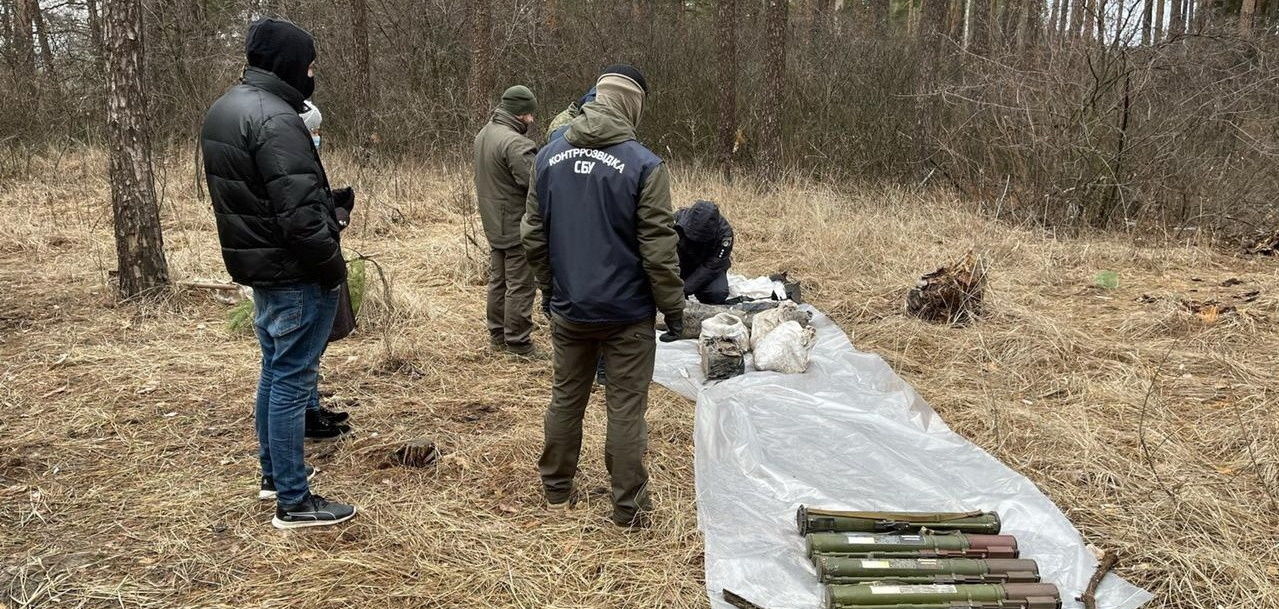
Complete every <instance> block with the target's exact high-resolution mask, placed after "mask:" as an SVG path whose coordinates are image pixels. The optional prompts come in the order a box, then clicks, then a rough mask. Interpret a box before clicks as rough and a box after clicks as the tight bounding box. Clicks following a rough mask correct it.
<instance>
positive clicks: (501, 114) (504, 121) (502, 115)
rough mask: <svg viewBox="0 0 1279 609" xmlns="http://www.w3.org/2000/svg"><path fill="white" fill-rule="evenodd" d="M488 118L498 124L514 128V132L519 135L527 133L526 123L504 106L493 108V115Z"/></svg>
mask: <svg viewBox="0 0 1279 609" xmlns="http://www.w3.org/2000/svg"><path fill="white" fill-rule="evenodd" d="M489 120H490V121H491V122H494V123H497V124H499V125H505V126H507V127H510V128H511V129H514V130H515V132H516V133H519V134H521V135H523V134H525V133H528V125H526V124H525V123H524V121H522V120H520V119H519V118H518V117H516V116H515V115H514V114H512V113H511V112H510V111H508V110H506V109H504V108H496V109H494V110H493V116H492V117H490V118H489Z"/></svg>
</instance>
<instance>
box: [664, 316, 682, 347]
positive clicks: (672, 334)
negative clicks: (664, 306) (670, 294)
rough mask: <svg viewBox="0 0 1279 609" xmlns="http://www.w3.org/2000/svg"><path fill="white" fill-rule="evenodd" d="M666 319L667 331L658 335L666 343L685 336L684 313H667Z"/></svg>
mask: <svg viewBox="0 0 1279 609" xmlns="http://www.w3.org/2000/svg"><path fill="white" fill-rule="evenodd" d="M663 318H664V319H665V320H666V332H664V333H662V335H661V336H660V337H658V338H659V339H660V340H661V341H662V342H664V343H673V342H675V341H677V340H679V339H681V338H683V336H684V314H683V313H676V314H674V315H671V314H666V315H664V316H663Z"/></svg>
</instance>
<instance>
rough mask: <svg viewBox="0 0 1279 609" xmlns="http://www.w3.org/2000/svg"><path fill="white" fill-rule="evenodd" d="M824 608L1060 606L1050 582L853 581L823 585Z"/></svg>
mask: <svg viewBox="0 0 1279 609" xmlns="http://www.w3.org/2000/svg"><path fill="white" fill-rule="evenodd" d="M826 607H827V608H828V609H1060V608H1061V594H1060V592H1058V591H1057V586H1054V585H1052V584H1002V585H1000V584H958V585H955V584H923V585H920V584H856V585H849V586H843V585H834V586H827V587H826Z"/></svg>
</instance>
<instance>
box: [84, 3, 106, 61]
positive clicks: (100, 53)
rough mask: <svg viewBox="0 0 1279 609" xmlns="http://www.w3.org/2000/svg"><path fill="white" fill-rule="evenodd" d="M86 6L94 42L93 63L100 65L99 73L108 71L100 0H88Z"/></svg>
mask: <svg viewBox="0 0 1279 609" xmlns="http://www.w3.org/2000/svg"><path fill="white" fill-rule="evenodd" d="M84 4H85V7H86V9H87V10H88V13H89V17H88V18H89V41H90V42H92V43H93V63H94V65H96V66H97V67H98V74H105V73H106V71H107V59H106V48H105V43H104V42H103V41H102V13H101V12H100V11H99V10H98V0H86V1H85V3H84Z"/></svg>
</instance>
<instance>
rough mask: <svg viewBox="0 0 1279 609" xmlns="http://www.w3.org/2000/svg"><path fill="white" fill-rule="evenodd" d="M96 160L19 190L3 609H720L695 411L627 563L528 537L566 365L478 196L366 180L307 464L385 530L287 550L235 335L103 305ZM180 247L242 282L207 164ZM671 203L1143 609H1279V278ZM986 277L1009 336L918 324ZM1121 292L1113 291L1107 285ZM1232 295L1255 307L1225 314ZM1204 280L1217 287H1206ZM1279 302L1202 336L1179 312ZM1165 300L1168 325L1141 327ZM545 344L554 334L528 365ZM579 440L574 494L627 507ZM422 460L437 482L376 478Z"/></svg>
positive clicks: (734, 191)
mask: <svg viewBox="0 0 1279 609" xmlns="http://www.w3.org/2000/svg"><path fill="white" fill-rule="evenodd" d="M103 164H104V163H103V158H102V157H101V156H100V155H98V154H77V155H71V156H68V157H66V158H63V159H62V160H61V161H60V162H59V163H58V165H57V166H56V167H54V166H52V164H51V163H50V162H43V163H42V164H38V174H39V175H42V176H44V177H43V179H42V180H38V181H37V180H30V181H17V182H9V183H5V184H3V185H0V210H2V211H3V218H4V221H3V222H2V223H0V281H2V282H3V283H2V285H3V286H4V289H3V290H0V404H2V405H3V406H4V411H5V415H6V416H5V417H4V418H3V419H0V459H3V460H0V502H3V505H4V506H5V509H4V510H3V515H0V527H3V528H2V529H0V554H3V555H4V556H6V557H7V558H6V560H5V565H6V567H5V569H4V570H2V571H0V589H7V591H8V594H9V597H8V600H7V601H0V602H7V603H8V604H9V605H10V606H14V607H44V606H55V605H54V603H55V601H56V602H57V604H56V606H72V607H73V606H103V607H105V606H128V607H177V606H190V607H195V606H198V607H246V606H254V607H256V606H263V607H265V606H278V607H282V606H296V605H301V604H306V605H310V606H317V607H350V606H373V607H400V606H404V607H408V606H413V607H561V608H566V607H600V608H604V607H608V608H621V607H636V608H640V607H644V608H648V607H703V606H705V605H706V601H705V597H704V588H703V586H702V582H701V576H702V573H701V572H702V557H701V543H700V538H699V535H698V533H697V530H696V519H695V512H694V506H693V498H694V493H693V477H692V469H691V465H692V463H691V454H692V439H691V425H692V406H691V404H689V403H688V402H686V401H684V400H682V399H681V398H679V397H677V396H675V395H673V394H671V393H669V392H666V391H663V390H657V391H655V392H654V399H653V403H652V406H651V411H650V422H651V427H652V437H651V446H652V457H651V470H652V473H653V485H654V494H655V500H656V503H657V506H658V512H657V514H656V526H655V527H654V528H653V529H652V530H651V531H647V532H641V533H635V534H626V533H622V532H619V531H618V530H616V529H614V528H613V527H612V526H611V525H608V524H607V522H606V516H607V513H608V510H607V499H606V498H605V497H603V496H598V495H594V496H591V497H590V499H589V500H588V502H587V504H586V505H585V506H584V507H583V509H579V510H577V511H574V512H571V513H569V514H568V515H555V514H549V513H547V512H545V511H543V510H541V509H540V508H539V492H538V483H537V478H536V473H535V470H534V461H535V459H536V455H537V454H538V452H539V450H540V441H541V440H540V438H541V409H542V408H543V406H544V403H545V401H546V396H547V395H548V376H549V366H548V365H547V364H545V363H537V364H527V363H520V362H517V361H512V360H508V359H505V358H503V357H500V356H496V355H493V354H491V353H489V352H488V350H487V348H486V338H487V337H486V334H485V331H484V328H483V323H482V321H481V317H482V299H483V286H482V282H481V268H482V260H483V256H482V252H481V251H480V250H479V249H477V248H476V247H474V246H473V245H470V244H468V243H467V240H466V238H465V236H464V235H466V234H468V233H470V234H473V232H474V230H475V226H474V224H473V223H474V220H473V219H469V218H471V216H469V214H468V211H469V204H468V203H467V200H468V198H469V194H468V192H467V189H466V186H465V184H466V179H465V177H464V176H465V173H464V172H459V171H456V170H449V169H448V168H445V167H440V166H407V165H400V166H383V167H365V168H363V169H360V168H357V167H356V165H355V164H354V163H353V162H352V161H351V160H350V159H335V160H334V161H333V163H332V164H333V167H332V172H333V174H334V176H335V181H338V182H344V181H348V180H354V181H355V182H356V183H357V186H359V187H361V189H362V193H363V196H362V201H361V203H360V205H361V207H360V208H359V209H358V218H357V223H356V225H355V226H353V227H352V229H350V230H349V231H348V234H347V236H346V245H347V247H348V249H352V250H356V251H359V252H361V253H365V254H370V255H373V256H374V257H375V258H376V259H377V260H378V261H379V262H380V264H381V265H382V266H383V267H384V268H385V269H386V270H387V272H388V280H389V281H390V282H391V284H392V286H393V293H394V295H395V296H394V298H393V299H392V300H389V301H388V300H387V299H386V298H385V296H384V295H381V294H378V293H377V290H376V289H374V290H373V295H372V296H371V298H373V299H374V300H373V302H372V307H373V308H372V309H371V310H370V312H371V314H370V319H369V320H367V321H366V325H365V331H364V332H363V333H362V335H360V336H359V337H357V338H353V339H351V340H348V341H343V342H342V343H339V344H337V345H335V347H334V348H333V349H332V350H331V351H330V354H329V355H328V356H327V357H326V360H325V373H326V386H327V387H328V388H330V389H333V390H336V391H337V393H338V398H339V399H341V400H355V401H358V405H353V406H351V411H352V412H353V416H354V419H355V423H356V425H357V433H356V434H355V436H354V437H353V438H352V439H350V440H346V441H341V442H336V443H327V444H316V445H313V446H311V449H310V452H311V454H310V459H311V461H312V462H313V463H316V464H317V465H319V466H320V468H321V469H322V470H323V472H322V473H321V475H320V477H319V478H318V479H317V488H318V490H320V491H321V492H325V493H329V494H331V495H333V496H335V497H338V498H342V499H348V500H352V501H354V502H356V503H357V504H359V505H360V506H361V507H362V508H364V510H365V511H364V513H363V514H362V515H361V516H360V517H358V518H357V519H356V520H355V521H353V523H351V524H350V525H349V526H345V527H342V528H340V529H338V530H333V531H313V532H307V533H301V534H298V533H280V532H277V531H275V530H274V529H272V528H271V527H270V525H269V524H268V523H267V520H268V519H269V507H268V505H266V504H265V503H259V502H258V501H257V500H256V499H255V498H254V496H253V491H254V488H255V486H254V485H255V474H256V472H255V469H256V460H255V458H254V457H253V455H254V450H255V442H254V440H253V438H252V437H251V420H250V417H251V410H250V404H251V398H252V392H253V388H254V379H255V374H256V369H257V360H256V345H255V343H254V342H253V340H252V339H251V338H249V337H247V336H233V335H230V334H229V333H228V332H227V330H226V327H225V326H226V313H227V307H226V306H225V305H223V304H219V303H217V302H215V301H214V300H213V299H212V298H210V297H209V296H208V295H207V294H204V293H199V292H179V293H176V294H174V295H173V296H171V297H170V298H168V299H166V300H165V301H163V302H160V303H153V304H125V305H119V304H115V303H113V301H112V299H111V298H110V296H109V289H108V287H107V285H106V283H105V280H106V270H107V269H108V268H111V266H112V264H113V263H112V261H113V257H114V250H113V245H112V242H111V232H110V212H109V209H108V207H107V202H106V196H107V195H106V192H107V188H106V184H105V182H104V180H103V177H102V173H103V172H102V170H101V168H102V167H103ZM166 169H167V171H166V172H165V175H166V176H167V180H166V187H165V189H164V190H165V194H166V199H165V204H164V212H163V213H164V225H165V238H166V246H167V250H168V256H169V261H170V265H171V267H172V270H173V273H174V275H175V276H176V278H178V279H190V278H211V277H222V276H224V273H223V271H222V269H221V261H220V259H219V256H218V250H217V246H216V238H215V236H214V232H213V226H212V219H211V217H210V216H211V214H210V213H209V212H208V210H207V203H206V201H205V200H204V199H203V198H202V197H201V196H200V195H199V194H198V193H196V192H195V190H194V187H193V186H192V184H193V180H192V177H191V176H192V169H191V166H190V161H189V159H186V160H184V161H182V162H175V163H174V164H172V165H171V166H168V167H167V168H166ZM676 177H677V183H676V197H677V200H678V201H688V200H691V199H692V198H694V197H706V198H712V199H716V200H718V201H719V202H720V203H721V204H722V205H723V207H724V208H725V210H726V213H727V214H728V215H729V217H730V218H731V219H732V220H733V221H734V223H735V224H736V226H737V227H738V234H739V244H740V245H739V252H740V253H739V256H738V268H739V269H740V270H743V271H745V272H748V273H752V274H755V273H765V272H772V271H775V270H782V269H785V270H790V271H792V272H793V273H794V274H796V275H798V276H799V277H801V278H803V279H804V280H805V282H806V287H807V288H808V290H809V292H808V293H809V296H810V299H811V300H812V301H814V302H815V303H816V304H817V305H818V306H820V307H821V308H823V309H825V310H827V311H828V312H830V313H831V315H832V316H833V317H834V318H835V319H836V320H837V321H839V322H840V323H841V324H842V325H843V326H844V328H845V329H846V330H848V331H849V333H850V334H852V335H853V336H854V341H855V343H856V344H857V345H858V346H859V347H860V348H862V349H866V350H873V351H877V352H879V353H882V354H883V355H884V356H885V357H886V358H887V359H888V360H889V361H890V362H891V363H892V364H893V365H894V367H895V368H896V369H897V370H898V371H899V372H900V373H901V374H902V375H903V376H905V378H906V379H907V380H909V381H910V382H911V383H912V384H914V386H915V387H917V388H918V389H919V391H920V392H921V393H922V394H923V395H924V397H925V398H927V399H928V401H929V402H930V403H932V404H933V405H934V406H935V407H936V408H937V409H938V410H939V411H940V412H941V414H942V415H943V416H944V417H945V419H946V420H947V421H948V422H949V423H950V424H951V425H952V426H953V427H954V428H955V429H956V430H957V431H959V432H960V433H962V434H964V435H965V436H967V437H969V438H971V439H972V440H973V441H975V442H977V443H978V444H980V445H982V446H983V447H985V448H987V449H988V450H990V451H991V452H993V453H994V454H996V455H997V456H998V457H999V458H1001V459H1003V460H1004V461H1006V462H1007V463H1009V464H1010V465H1012V466H1013V467H1014V468H1016V469H1018V470H1019V471H1021V472H1023V473H1025V474H1026V475H1028V476H1030V477H1031V478H1032V479H1033V480H1035V481H1036V482H1037V483H1038V484H1039V485H1040V486H1041V487H1042V488H1043V489H1044V490H1045V491H1046V492H1048V493H1049V495H1051V496H1052V497H1053V498H1054V499H1055V500H1056V501H1057V502H1058V504H1059V505H1060V506H1061V507H1062V508H1063V509H1064V510H1065V511H1066V512H1067V513H1068V514H1069V515H1070V517H1071V518H1072V519H1073V520H1074V521H1075V523H1076V524H1077V525H1078V526H1079V527H1080V528H1081V529H1082V530H1083V532H1084V534H1085V536H1086V537H1087V538H1088V539H1089V541H1091V542H1093V543H1095V544H1097V545H1099V546H1102V547H1108V548H1116V549H1118V550H1120V551H1121V552H1123V555H1124V562H1123V564H1122V566H1121V568H1120V572H1121V573H1122V574H1123V575H1124V576H1126V577H1128V578H1130V579H1132V580H1133V581H1135V582H1137V583H1139V584H1141V585H1144V586H1146V587H1148V588H1150V589H1152V590H1153V591H1155V592H1157V593H1158V594H1159V595H1160V598H1159V600H1157V601H1156V602H1155V603H1152V606H1155V607H1169V608H1173V607H1176V608H1183V607H1184V608H1191V607H1194V608H1199V607H1231V608H1235V607H1268V608H1275V607H1279V570H1276V568H1275V565H1276V564H1279V549H1276V531H1279V506H1277V505H1276V496H1277V495H1279V462H1277V460H1279V446H1277V444H1279V415H1277V414H1276V413H1277V412H1279V410H1277V409H1276V402H1277V401H1279V396H1276V393H1275V390H1274V388H1276V387H1279V383H1276V381H1277V380H1279V379H1277V378H1276V375H1277V374H1279V373H1277V371H1279V361H1277V360H1279V350H1277V349H1276V348H1275V345H1276V343H1277V342H1279V327H1277V326H1276V321H1279V300H1277V299H1276V297H1279V276H1277V275H1279V274H1277V273H1276V271H1277V270H1279V264H1276V262H1275V261H1271V260H1243V259H1238V258H1234V257H1230V256H1226V255H1222V254H1219V253H1214V252H1212V251H1209V250H1206V249H1201V248H1197V247H1191V246H1175V245H1160V244H1155V245H1144V244H1139V243H1134V240H1133V239H1131V238H1117V237H1095V238H1084V239H1064V238H1063V239H1058V238H1053V237H1052V236H1051V235H1047V234H1044V233H1042V232H1039V231H1036V230H1030V229H1023V228H1016V227H1010V226H1007V225H1003V224H999V223H996V222H992V221H990V220H988V219H986V218H985V217H983V216H982V215H980V214H977V213H974V212H973V211H972V210H969V209H966V208H965V207H964V206H962V205H960V204H958V203H956V202H955V201H953V200H950V199H948V198H946V197H944V196H940V195H929V196H925V197H921V196H919V195H917V194H915V193H912V192H907V191H900V190H892V189H883V190H860V191H857V192H853V193H835V192H832V191H830V190H828V189H825V188H818V187H814V186H811V185H808V184H792V185H789V186H788V187H786V188H783V189H780V190H779V191H777V192H775V193H774V194H766V195H759V194H756V193H754V192H753V191H751V190H749V189H745V188H733V187H729V186H727V185H725V184H723V183H721V182H719V181H718V180H716V179H714V178H713V177H710V176H709V175H703V174H702V173H700V172H697V171H691V170H686V169H683V170H682V169H680V168H677V171H676ZM969 247H974V248H976V249H978V250H979V251H982V252H984V253H985V254H986V255H987V256H988V257H989V259H990V260H991V262H992V264H993V276H992V286H991V287H992V291H993V293H992V294H991V297H990V298H989V300H988V302H989V306H990V311H991V312H990V314H989V317H988V318H987V319H985V320H983V321H982V322H981V323H979V324H977V325H975V326H973V327H970V328H966V329H948V328H942V327H937V326H932V325H927V324H924V323H922V322H918V321H915V320H912V319H909V318H907V317H905V316H903V315H902V314H901V313H900V306H899V305H900V302H901V298H902V296H903V293H904V289H905V288H906V287H907V286H909V285H910V284H911V282H912V281H913V280H914V279H915V278H916V277H917V276H918V275H919V274H921V273H922V272H924V271H927V270H931V267H933V266H935V265H937V264H938V263H939V262H942V261H944V260H945V259H947V258H950V257H952V256H954V255H956V254H958V253H960V252H962V251H963V250H965V249H966V248H969ZM1101 270H1114V271H1117V272H1118V273H1119V277H1120V281H1121V285H1120V287H1119V288H1118V289H1114V290H1102V289H1100V288H1097V287H1095V286H1094V285H1093V277H1094V275H1095V274H1096V273H1097V272H1099V271H1101ZM1228 278H1239V279H1241V280H1243V281H1245V282H1246V283H1245V284H1243V285H1240V286H1237V287H1230V288H1225V287H1220V284H1221V283H1222V282H1223V281H1224V280H1226V279H1228ZM1195 279H1198V280H1199V281H1195ZM1250 290H1261V292H1262V296H1261V299H1260V300H1258V301H1256V302H1254V303H1251V304H1248V305H1245V306H1244V307H1243V309H1242V310H1241V312H1240V313H1238V314H1227V315H1225V316H1222V317H1221V318H1220V319H1218V320H1215V321H1214V322H1213V323H1205V321H1204V320H1202V319H1201V318H1198V317H1196V316H1193V315H1191V314H1190V313H1187V312H1186V311H1185V310H1184V309H1183V308H1181V307H1180V305H1179V304H1178V302H1177V299H1178V298H1180V297H1183V296H1189V297H1194V298H1197V299H1201V300H1202V299H1204V298H1206V297H1208V296H1209V295H1216V296H1217V297H1219V298H1224V297H1229V296H1232V295H1234V294H1237V293H1240V292H1245V291H1250ZM1143 294H1149V295H1151V296H1153V297H1154V298H1153V302H1142V301H1139V297H1140V296H1142V295H1143ZM543 336H544V332H539V340H541V339H542V337H543ZM601 432H602V417H601V413H600V409H599V408H598V407H596V408H592V410H591V414H590V415H589V428H588V432H587V441H586V442H587V447H586V449H585V455H586V457H585V463H584V472H583V476H584V480H583V482H584V486H585V487H586V488H595V487H602V486H605V485H606V483H607V481H606V476H605V473H604V467H603V463H602V458H601V453H602V448H601V440H602V433H601ZM424 436H425V437H432V438H434V439H436V440H437V441H438V442H439V444H440V445H441V446H442V448H443V450H444V452H445V457H444V459H443V460H442V462H441V463H440V465H439V466H438V467H437V468H435V469H432V470H426V471H420V470H405V469H401V468H392V467H387V466H386V465H385V457H384V456H385V454H386V453H388V452H389V451H390V450H391V449H393V448H394V447H395V446H396V445H397V443H398V442H400V441H402V440H404V439H410V438H416V437H424Z"/></svg>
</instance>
